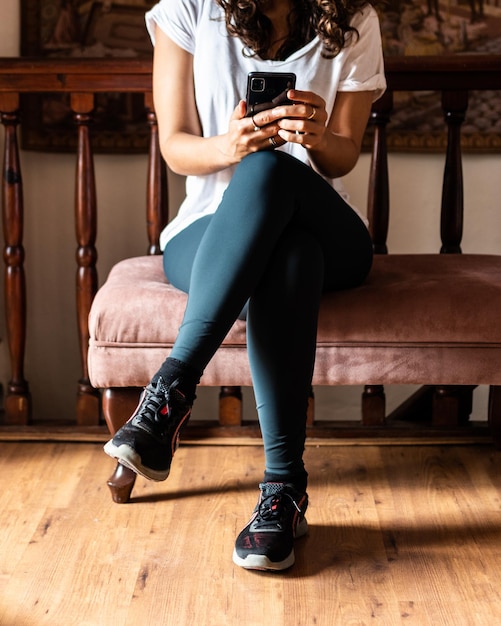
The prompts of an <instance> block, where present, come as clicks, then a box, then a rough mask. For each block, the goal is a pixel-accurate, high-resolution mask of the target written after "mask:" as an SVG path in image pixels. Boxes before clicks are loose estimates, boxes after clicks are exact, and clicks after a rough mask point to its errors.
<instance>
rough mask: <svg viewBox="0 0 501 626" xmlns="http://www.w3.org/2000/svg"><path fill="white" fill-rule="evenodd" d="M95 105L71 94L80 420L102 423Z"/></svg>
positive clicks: (86, 97) (83, 96) (91, 97)
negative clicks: (96, 373) (91, 322)
mask: <svg viewBox="0 0 501 626" xmlns="http://www.w3.org/2000/svg"><path fill="white" fill-rule="evenodd" d="M93 108H94V95H93V94H87V93H84V94H79V93H74V94H71V109H72V111H73V116H74V120H75V122H76V124H77V132H78V146H77V166H76V181H75V227H76V238H77V245H78V247H77V251H76V260H77V276H76V292H77V318H78V319H77V322H78V337H79V345H80V356H81V364H82V378H81V379H80V380H79V381H78V393H77V423H78V424H80V425H94V424H98V423H99V414H100V410H99V393H98V391H97V390H96V389H94V388H93V387H92V385H91V384H90V381H89V374H88V366H87V352H88V344H89V327H88V316H89V311H90V307H91V304H92V300H93V299H94V296H95V294H96V291H97V270H96V261H97V251H96V247H95V242H96V233H97V225H96V224H97V208H96V181H95V175H94V158H93V153H92V148H91V144H90V135H89V126H90V123H91V112H92V110H93Z"/></svg>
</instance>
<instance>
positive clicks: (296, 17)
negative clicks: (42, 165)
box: [105, 0, 385, 570]
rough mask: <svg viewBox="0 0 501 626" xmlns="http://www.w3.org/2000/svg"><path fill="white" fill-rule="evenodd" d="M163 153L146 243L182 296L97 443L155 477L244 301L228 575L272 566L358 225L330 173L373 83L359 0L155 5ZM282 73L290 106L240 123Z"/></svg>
mask: <svg viewBox="0 0 501 626" xmlns="http://www.w3.org/2000/svg"><path fill="white" fill-rule="evenodd" d="M146 20H147V26H148V29H149V32H150V35H151V37H152V41H153V43H154V45H155V53H154V70H153V91H154V98H155V108H156V112H157V116H158V121H159V131H160V145H161V150H162V154H163V156H164V158H165V160H166V162H167V164H168V165H169V167H170V168H171V170H173V171H174V172H177V173H179V174H183V175H186V176H187V196H186V199H185V201H184V203H183V205H182V206H181V208H180V210H179V213H178V216H177V217H176V218H175V219H174V220H173V221H172V222H171V223H170V224H169V225H168V226H167V228H166V229H165V231H164V232H163V233H162V239H161V244H162V246H163V249H164V268H165V273H166V275H167V277H168V279H169V281H170V282H171V283H172V284H173V285H175V286H176V287H178V288H180V289H182V290H184V291H186V292H187V293H188V294H189V297H188V303H187V307H186V312H185V316H184V319H183V323H182V325H181V328H180V330H179V335H178V337H177V340H176V342H175V345H174V346H173V349H172V351H171V354H170V356H169V357H168V358H167V359H166V361H165V362H164V363H163V364H162V366H161V367H160V369H159V370H158V372H157V374H156V375H155V376H154V377H153V379H152V381H151V383H150V384H149V385H148V386H147V387H146V389H145V390H144V392H143V396H142V399H141V401H140V404H139V406H138V408H137V409H136V412H135V413H134V415H133V416H132V417H131V418H130V420H129V421H128V422H127V424H125V425H124V426H123V427H122V428H121V429H120V430H119V431H118V432H117V434H116V435H115V436H114V437H113V439H112V440H111V441H110V442H108V443H107V444H106V446H105V451H106V452H107V453H108V454H110V455H111V456H112V457H114V458H117V459H118V460H119V461H120V462H121V463H123V464H124V465H126V466H127V467H130V468H132V469H133V470H134V471H136V472H137V473H140V474H142V475H143V476H146V477H147V478H150V479H153V480H164V479H165V478H167V476H168V474H169V470H170V465H171V461H172V457H173V455H174V451H175V449H176V446H177V442H178V439H179V433H180V430H181V429H182V427H183V426H184V425H185V423H186V421H187V420H188V418H189V415H190V411H191V406H192V404H193V401H194V399H195V390H196V385H197V383H198V382H199V380H200V377H201V375H202V373H203V371H204V369H205V367H206V365H207V364H208V362H209V361H210V359H211V358H212V356H213V355H214V353H215V351H216V350H217V348H218V347H219V345H220V344H221V342H222V341H223V339H224V337H225V335H226V333H227V332H228V330H229V328H230V327H231V326H232V324H233V323H234V321H235V320H236V319H237V317H238V316H239V314H240V313H241V311H242V310H243V309H244V308H245V305H246V303H247V305H248V312H247V334H248V337H247V342H248V352H249V360H250V366H251V372H252V376H253V383H254V392H255V395H256V402H257V409H258V416H259V421H260V426H261V430H262V435H263V442H264V450H265V461H266V467H265V472H264V479H263V482H262V483H261V484H260V490H261V493H260V497H259V500H258V504H257V506H256V508H255V510H254V512H253V513H252V516H251V519H250V521H249V522H248V524H247V525H246V526H245V527H244V529H243V530H242V532H241V533H240V534H239V536H238V537H237V540H236V544H235V549H234V553H233V560H234V562H235V563H236V564H237V565H240V566H242V567H244V568H249V569H265V570H283V569H286V568H288V567H290V566H291V565H292V564H293V563H294V548H293V541H294V539H295V538H296V537H299V536H301V535H303V534H304V533H305V532H306V530H307V524H306V518H305V511H306V507H307V503H308V498H307V494H306V488H307V472H306V470H305V467H304V463H303V451H304V443H305V430H306V408H307V403H308V395H309V390H310V387H311V380H312V373H313V365H314V358H315V342H316V330H317V318H318V308H319V302H320V298H321V295H322V293H324V292H326V291H331V290H336V289H346V288H349V287H354V286H357V285H359V284H360V283H361V282H362V281H363V280H364V279H365V278H366V276H367V274H368V272H369V270H370V267H371V262H372V245H371V240H370V237H369V234H368V230H367V227H366V224H365V223H364V221H363V219H362V218H361V217H360V216H359V215H358V214H357V213H356V212H355V210H354V209H353V208H351V207H350V206H349V205H348V203H347V202H346V199H345V198H344V197H343V194H342V192H341V190H340V187H339V181H337V180H336V179H338V178H339V177H341V176H343V175H345V174H346V173H348V172H349V171H350V170H351V169H352V168H353V167H354V166H355V163H356V162H357V159H358V156H359V153H360V146H361V142H362V136H363V133H364V130H365V126H366V124H367V120H368V116H369V113H370V109H371V105H372V102H373V101H374V100H375V99H376V98H377V97H379V96H380V95H381V93H382V92H383V90H384V88H385V79H384V74H383V60H382V52H381V38H380V32H379V22H378V19H377V15H376V12H375V10H374V9H373V8H372V7H371V6H370V5H368V4H366V3H365V0H351V1H350V2H349V3H347V4H345V0H161V1H160V2H159V3H158V4H157V5H156V6H155V7H154V8H153V9H152V10H151V11H149V12H148V13H147V16H146ZM258 70H260V71H262V70H265V71H275V72H278V71H280V72H293V73H295V74H296V76H297V89H296V88H295V89H292V90H290V91H289V92H288V94H287V95H288V98H289V99H290V101H291V102H292V104H284V105H279V106H277V107H275V108H273V109H271V110H267V111H262V112H259V113H256V114H255V115H253V116H252V117H246V105H245V101H244V100H243V99H242V98H243V96H244V95H245V92H246V83H247V74H248V73H249V72H251V71H258Z"/></svg>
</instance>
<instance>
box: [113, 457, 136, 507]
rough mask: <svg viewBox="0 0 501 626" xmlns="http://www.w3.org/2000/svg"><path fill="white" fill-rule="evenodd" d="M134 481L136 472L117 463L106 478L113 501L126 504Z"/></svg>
mask: <svg viewBox="0 0 501 626" xmlns="http://www.w3.org/2000/svg"><path fill="white" fill-rule="evenodd" d="M135 482H136V473H135V472H133V471H132V470H131V469H129V468H128V467H125V466H124V465H121V464H120V463H117V466H116V468H115V471H114V472H113V474H112V475H111V476H110V477H109V478H108V483H107V484H108V487H109V489H110V491H111V497H112V498H113V502H116V503H117V504H126V503H127V502H129V500H130V494H131V492H132V489H133V488H134V484H135Z"/></svg>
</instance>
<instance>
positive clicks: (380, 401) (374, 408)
mask: <svg viewBox="0 0 501 626" xmlns="http://www.w3.org/2000/svg"><path fill="white" fill-rule="evenodd" d="M385 415H386V395H385V392H384V386H383V385H365V387H364V391H363V393H362V424H363V425H364V426H382V425H383V424H385V422H386V417H385Z"/></svg>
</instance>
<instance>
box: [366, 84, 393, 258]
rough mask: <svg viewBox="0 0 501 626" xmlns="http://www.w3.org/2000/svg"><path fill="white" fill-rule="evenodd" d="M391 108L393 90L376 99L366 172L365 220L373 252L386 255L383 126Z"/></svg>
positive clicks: (387, 201) (386, 176) (387, 202)
mask: <svg viewBox="0 0 501 626" xmlns="http://www.w3.org/2000/svg"><path fill="white" fill-rule="evenodd" d="M392 109H393V93H392V92H391V91H387V92H386V93H385V94H384V95H383V97H382V98H380V99H379V100H377V101H376V102H375V103H374V105H373V109H372V112H371V124H372V125H373V127H374V141H373V144H372V157H371V166H370V173H369V190H368V196H367V219H368V220H369V230H370V233H371V237H372V245H373V248H374V252H375V253H376V254H387V252H388V247H387V245H386V240H387V237H388V224H389V219H390V192H389V186H390V185H389V174H388V149H387V142H386V127H387V125H388V122H389V121H390V113H391V111H392Z"/></svg>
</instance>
